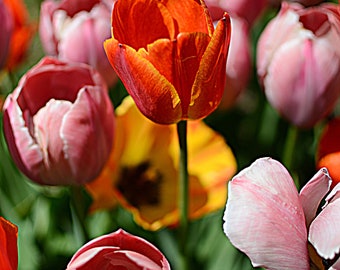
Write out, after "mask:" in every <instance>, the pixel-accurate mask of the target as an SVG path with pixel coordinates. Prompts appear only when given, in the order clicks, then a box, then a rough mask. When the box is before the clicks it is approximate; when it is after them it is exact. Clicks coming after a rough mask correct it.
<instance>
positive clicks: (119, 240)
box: [66, 229, 170, 270]
mask: <svg viewBox="0 0 340 270" xmlns="http://www.w3.org/2000/svg"><path fill="white" fill-rule="evenodd" d="M76 269H77V270H82V269H84V270H85V269H136V270H137V269H140V270H143V269H144V270H168V269H170V265H169V263H168V261H167V259H166V258H165V257H164V255H163V254H162V253H161V252H160V251H159V250H158V249H157V248H156V247H155V246H153V245H152V244H151V243H149V242H148V241H146V240H144V239H142V238H140V237H137V236H134V235H132V234H129V233H127V232H125V231H124V230H122V229H119V230H118V231H116V232H114V233H111V234H108V235H103V236H100V237H98V238H96V239H94V240H92V241H90V242H89V243H87V244H85V245H84V246H83V247H81V248H80V249H79V250H78V251H77V252H76V253H75V254H74V255H73V257H72V259H71V261H70V262H69V264H68V266H67V268H66V270H76Z"/></svg>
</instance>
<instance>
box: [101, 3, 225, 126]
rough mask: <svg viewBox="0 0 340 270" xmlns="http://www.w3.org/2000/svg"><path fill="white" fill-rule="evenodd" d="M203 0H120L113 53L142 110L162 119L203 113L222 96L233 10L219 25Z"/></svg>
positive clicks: (115, 64) (111, 42)
mask: <svg viewBox="0 0 340 270" xmlns="http://www.w3.org/2000/svg"><path fill="white" fill-rule="evenodd" d="M208 14H209V13H208V11H207V8H206V6H205V4H204V2H203V0H201V1H199V0H196V1H195V0H181V1H178V0H168V1H158V0H151V1H146V0H118V1H117V2H116V4H115V6H114V9H113V12H112V38H111V39H108V40H106V41H105V43H104V47H105V51H106V54H107V56H108V59H109V61H110V63H111V65H112V66H113V68H114V69H115V71H116V73H117V74H118V76H119V77H120V78H121V80H122V82H123V83H124V85H125V87H126V89H127V91H128V92H129V94H130V95H131V96H132V97H133V99H134V100H135V102H136V104H137V107H138V108H139V109H140V110H141V112H142V113H143V114H144V115H145V116H146V117H148V118H149V119H151V120H152V121H154V122H156V123H160V124H172V123H177V122H179V121H180V120H185V119H199V118H203V117H205V116H207V115H208V114H210V113H211V112H212V111H213V110H214V109H215V108H216V107H217V106H218V104H219V102H220V101H221V98H222V94H223V90H224V84H225V77H226V58H227V54H228V48H229V41H230V19H229V16H228V15H227V14H225V15H224V16H223V18H222V19H221V20H220V21H219V22H218V23H217V26H216V29H215V30H214V26H213V22H212V20H211V17H210V16H209V15H208Z"/></svg>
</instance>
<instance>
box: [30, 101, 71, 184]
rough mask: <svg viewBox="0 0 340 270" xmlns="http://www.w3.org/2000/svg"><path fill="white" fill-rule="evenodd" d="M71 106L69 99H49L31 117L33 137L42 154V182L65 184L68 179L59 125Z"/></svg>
mask: <svg viewBox="0 0 340 270" xmlns="http://www.w3.org/2000/svg"><path fill="white" fill-rule="evenodd" d="M71 106H72V103H71V102H69V101H64V100H63V101H62V100H55V99H51V100H50V101H49V102H47V104H46V106H45V107H43V108H41V109H40V110H39V111H38V113H37V114H36V115H35V116H34V117H33V122H34V138H35V139H36V141H37V143H38V144H39V147H40V149H41V152H42V153H43V156H44V158H43V160H44V166H42V167H41V171H40V175H39V178H40V181H41V183H42V184H46V183H48V184H50V185H55V184H58V183H59V184H60V183H62V184H67V183H68V182H69V181H70V179H67V177H66V176H67V175H69V173H68V172H69V164H68V163H67V160H66V157H65V156H64V154H63V148H64V143H63V140H62V138H61V136H60V135H61V134H60V126H61V124H62V121H63V117H64V116H65V114H66V113H67V112H68V111H69V110H70V108H71ZM52 142H53V143H52ZM40 181H39V182H40Z"/></svg>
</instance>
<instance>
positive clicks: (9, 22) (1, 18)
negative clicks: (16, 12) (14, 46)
mask: <svg viewBox="0 0 340 270" xmlns="http://www.w3.org/2000/svg"><path fill="white" fill-rule="evenodd" d="M0 22H1V24H0V33H1V35H0V69H1V68H3V67H4V65H5V63H6V60H7V58H8V53H9V44H10V40H11V36H12V31H13V17H12V16H11V13H10V11H9V10H8V8H7V6H6V5H5V4H4V3H3V0H0Z"/></svg>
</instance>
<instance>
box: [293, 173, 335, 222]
mask: <svg viewBox="0 0 340 270" xmlns="http://www.w3.org/2000/svg"><path fill="white" fill-rule="evenodd" d="M331 183H332V179H331V178H330V177H329V175H328V172H327V169H325V168H323V169H320V170H319V171H318V172H317V173H316V174H315V175H314V176H313V178H312V179H311V180H309V181H308V183H307V184H306V185H305V186H304V187H303V188H302V189H301V191H300V194H299V198H300V202H301V204H302V207H303V211H304V213H305V217H306V224H307V227H309V224H310V223H311V222H312V220H313V219H314V217H315V215H316V212H317V210H318V208H319V206H320V203H321V200H322V199H323V198H324V197H325V196H326V194H327V193H328V191H329V188H330V186H331Z"/></svg>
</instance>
